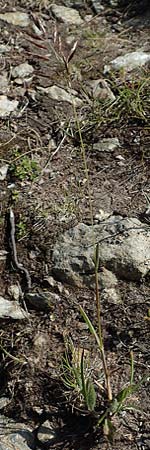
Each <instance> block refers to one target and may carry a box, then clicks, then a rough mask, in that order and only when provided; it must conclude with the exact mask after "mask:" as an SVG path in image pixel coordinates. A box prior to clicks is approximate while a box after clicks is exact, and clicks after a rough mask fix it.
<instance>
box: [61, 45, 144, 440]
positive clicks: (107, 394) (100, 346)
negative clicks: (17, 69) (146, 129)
mask: <svg viewBox="0 0 150 450" xmlns="http://www.w3.org/2000/svg"><path fill="white" fill-rule="evenodd" d="M59 42H61V38H60V37H59ZM76 48H77V44H76V45H74V47H73V51H72V52H70V57H64V55H62V58H63V60H64V63H65V68H66V74H67V80H68V87H69V88H70V89H71V88H72V85H71V77H70V71H69V62H70V59H71V58H72V56H73V55H74V53H75V51H76ZM59 50H60V53H61V45H60V47H59ZM145 86H147V80H145V81H142V82H140V84H138V89H136V90H135V89H134V86H127V85H126V84H125V85H124V88H123V89H122V88H121V87H119V88H117V89H118V98H117V100H116V102H114V103H112V104H110V105H109V106H108V107H107V108H106V110H105V114H106V116H107V119H108V116H109V112H110V109H111V108H114V107H115V108H116V111H117V114H119V115H118V116H117V119H118V117H119V118H120V117H121V114H122V113H125V112H126V113H127V114H129V113H131V112H132V113H133V115H134V117H136V118H141V119H144V120H146V114H145V110H144V104H143V97H142V95H143V90H144V88H145ZM73 113H74V119H75V123H76V127H77V130H78V134H79V141H80V150H81V156H82V160H83V166H84V172H85V177H86V179H87V188H88V197H89V209H90V216H91V225H92V226H93V211H92V200H91V189H90V180H89V171H88V165H87V159H86V151H85V146H84V142H83V138H82V131H81V127H80V122H79V119H78V114H77V111H76V107H75V104H74V102H73ZM111 117H112V114H111ZM100 120H101V119H100ZM93 239H94V238H93ZM93 244H94V241H93ZM94 246H95V258H94V259H95V299H96V302H95V306H96V317H97V324H96V327H95V326H94V325H93V324H92V322H91V320H90V319H89V317H88V315H87V314H86V311H85V310H84V309H83V308H82V306H81V305H80V306H79V310H80V314H81V316H82V318H83V320H84V321H85V323H86V325H87V326H88V329H89V331H90V334H91V335H92V336H93V337H94V338H95V344H96V348H97V352H98V354H99V355H100V358H101V361H102V371H103V376H104V381H105V383H104V384H105V387H104V391H103V400H104V398H105V400H104V408H103V409H104V410H103V412H101V404H100V403H99V400H98V395H97V390H96V383H95V382H94V373H93V374H92V370H91V371H89V373H90V375H89V373H88V372H87V362H86V358H85V355H84V349H83V350H82V353H81V358H80V359H79V360H78V362H75V360H74V358H73V354H74V346H73V345H72V348H70V350H69V351H71V359H70V357H69V353H68V352H67V351H66V352H65V356H64V358H63V369H64V370H63V375H62V378H63V381H64V385H66V386H67V387H68V388H69V390H71V391H73V392H74V391H75V392H76V394H77V400H79V398H80V401H81V405H82V407H83V408H85V409H87V411H88V412H91V413H92V416H94V414H95V418H96V428H98V427H100V426H102V427H103V432H104V434H105V435H106V436H107V438H108V439H109V441H110V442H111V441H112V440H113V435H114V431H115V425H114V421H113V418H114V416H116V415H119V414H120V413H121V412H122V411H126V410H130V411H132V410H136V411H137V410H138V411H139V409H137V408H136V407H135V406H134V405H133V404H129V402H128V399H129V397H131V396H132V394H133V393H134V392H135V391H137V390H138V389H139V387H140V386H141V383H142V381H143V380H142V381H141V382H140V383H137V384H136V383H135V382H134V356H133V352H131V353H130V379H129V383H128V385H127V386H124V387H123V388H122V389H121V390H119V391H118V393H117V394H115V395H114V394H113V392H112V386H111V376H110V371H109V368H108V364H107V357H106V352H105V346H104V340H103V329H102V320H101V301H100V294H99V282H98V272H99V267H100V261H99V244H95V245H94ZM93 372H94V371H93Z"/></svg>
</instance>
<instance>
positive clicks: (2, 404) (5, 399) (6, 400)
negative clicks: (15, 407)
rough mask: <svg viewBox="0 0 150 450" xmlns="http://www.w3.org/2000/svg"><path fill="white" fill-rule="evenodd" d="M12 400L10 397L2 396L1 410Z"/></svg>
mask: <svg viewBox="0 0 150 450" xmlns="http://www.w3.org/2000/svg"><path fill="white" fill-rule="evenodd" d="M9 402H10V399H9V398H8V397H0V410H1V409H3V408H5V406H7V405H8V404H9Z"/></svg>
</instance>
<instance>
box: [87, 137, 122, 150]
mask: <svg viewBox="0 0 150 450" xmlns="http://www.w3.org/2000/svg"><path fill="white" fill-rule="evenodd" d="M118 147H120V142H119V139H118V138H106V139H101V140H100V141H99V142H96V143H95V144H93V150H98V151H99V152H114V150H116V148H118Z"/></svg>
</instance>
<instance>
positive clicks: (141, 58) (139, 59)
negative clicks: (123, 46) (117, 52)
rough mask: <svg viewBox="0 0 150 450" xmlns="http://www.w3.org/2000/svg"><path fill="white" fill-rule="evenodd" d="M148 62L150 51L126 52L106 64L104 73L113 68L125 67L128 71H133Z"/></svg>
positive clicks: (149, 60)
mask: <svg viewBox="0 0 150 450" xmlns="http://www.w3.org/2000/svg"><path fill="white" fill-rule="evenodd" d="M148 62H150V53H145V52H142V51H136V52H131V53H126V55H123V56H118V58H116V59H114V60H113V61H111V62H110V63H109V64H108V65H106V66H105V67H104V74H105V73H107V72H110V71H111V70H120V69H125V70H126V71H131V70H133V69H136V68H138V67H142V66H144V65H145V64H146V63H148Z"/></svg>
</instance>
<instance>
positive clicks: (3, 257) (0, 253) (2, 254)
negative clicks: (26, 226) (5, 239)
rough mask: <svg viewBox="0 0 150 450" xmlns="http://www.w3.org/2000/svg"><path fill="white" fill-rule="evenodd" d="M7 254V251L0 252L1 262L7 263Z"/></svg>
mask: <svg viewBox="0 0 150 450" xmlns="http://www.w3.org/2000/svg"><path fill="white" fill-rule="evenodd" d="M7 254H8V252H7V251H6V250H0V261H5V260H6V255H7Z"/></svg>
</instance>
